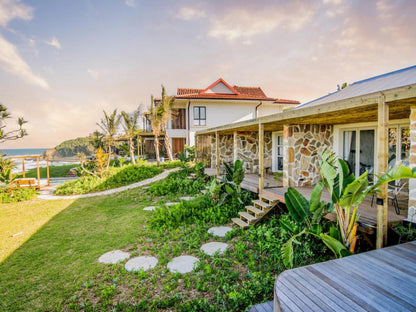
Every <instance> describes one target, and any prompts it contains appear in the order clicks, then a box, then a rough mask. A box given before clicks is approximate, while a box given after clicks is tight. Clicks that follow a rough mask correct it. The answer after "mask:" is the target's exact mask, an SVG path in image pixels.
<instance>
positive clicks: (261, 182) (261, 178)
mask: <svg viewBox="0 0 416 312" xmlns="http://www.w3.org/2000/svg"><path fill="white" fill-rule="evenodd" d="M263 189H264V124H262V123H259V193H261V191H262V190H263Z"/></svg>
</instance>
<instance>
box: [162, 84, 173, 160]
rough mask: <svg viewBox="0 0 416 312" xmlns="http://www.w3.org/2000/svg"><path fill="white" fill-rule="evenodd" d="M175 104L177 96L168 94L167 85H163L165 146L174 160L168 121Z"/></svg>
mask: <svg viewBox="0 0 416 312" xmlns="http://www.w3.org/2000/svg"><path fill="white" fill-rule="evenodd" d="M174 104H175V98H174V97H173V96H166V93H165V87H164V86H163V85H162V101H161V103H160V107H161V110H162V116H161V118H162V128H163V131H164V132H165V147H166V152H167V154H168V158H169V160H173V156H172V150H171V147H170V139H169V135H168V132H167V126H168V122H169V120H170V119H171V116H172V107H173V105H174Z"/></svg>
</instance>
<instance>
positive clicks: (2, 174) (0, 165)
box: [0, 154, 17, 187]
mask: <svg viewBox="0 0 416 312" xmlns="http://www.w3.org/2000/svg"><path fill="white" fill-rule="evenodd" d="M4 156H5V155H4V154H2V155H0V182H1V183H3V184H5V185H6V187H9V186H12V185H13V183H14V181H15V179H16V177H17V176H16V175H13V174H12V173H11V172H12V170H13V169H14V168H15V167H16V165H15V163H14V162H13V160H11V159H10V158H5V157H4Z"/></svg>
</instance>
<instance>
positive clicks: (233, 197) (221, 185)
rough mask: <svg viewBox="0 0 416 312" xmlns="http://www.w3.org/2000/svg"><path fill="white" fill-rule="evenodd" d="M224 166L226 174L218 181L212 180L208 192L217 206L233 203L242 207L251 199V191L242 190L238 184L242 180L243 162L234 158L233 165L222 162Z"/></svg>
mask: <svg viewBox="0 0 416 312" xmlns="http://www.w3.org/2000/svg"><path fill="white" fill-rule="evenodd" d="M224 167H225V170H226V175H225V176H223V177H222V178H221V180H220V181H217V180H215V179H214V180H212V182H211V184H210V186H209V193H210V194H211V196H212V198H213V199H214V200H215V201H216V202H217V205H218V206H221V205H224V204H231V203H233V204H236V205H237V206H238V208H243V207H244V206H245V205H246V204H248V203H249V202H250V201H251V193H250V192H249V191H246V190H242V189H241V186H240V184H241V182H243V180H244V167H243V162H242V161H240V160H236V161H235V163H234V166H233V167H231V166H230V165H228V164H227V163H224Z"/></svg>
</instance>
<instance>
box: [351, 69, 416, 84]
mask: <svg viewBox="0 0 416 312" xmlns="http://www.w3.org/2000/svg"><path fill="white" fill-rule="evenodd" d="M414 68H416V65H413V66H409V67H405V68H402V69H398V70H394V71H392V72H387V73H384V74H381V75H377V76H374V77H370V78H367V79H363V80H358V81H356V82H353V83H352V84H350V86H353V85H356V84H360V83H363V82H367V81H371V80H376V79H380V78H383V77H387V76H390V75H395V74H398V73H401V72H405V71H407V70H410V69H414Z"/></svg>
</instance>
